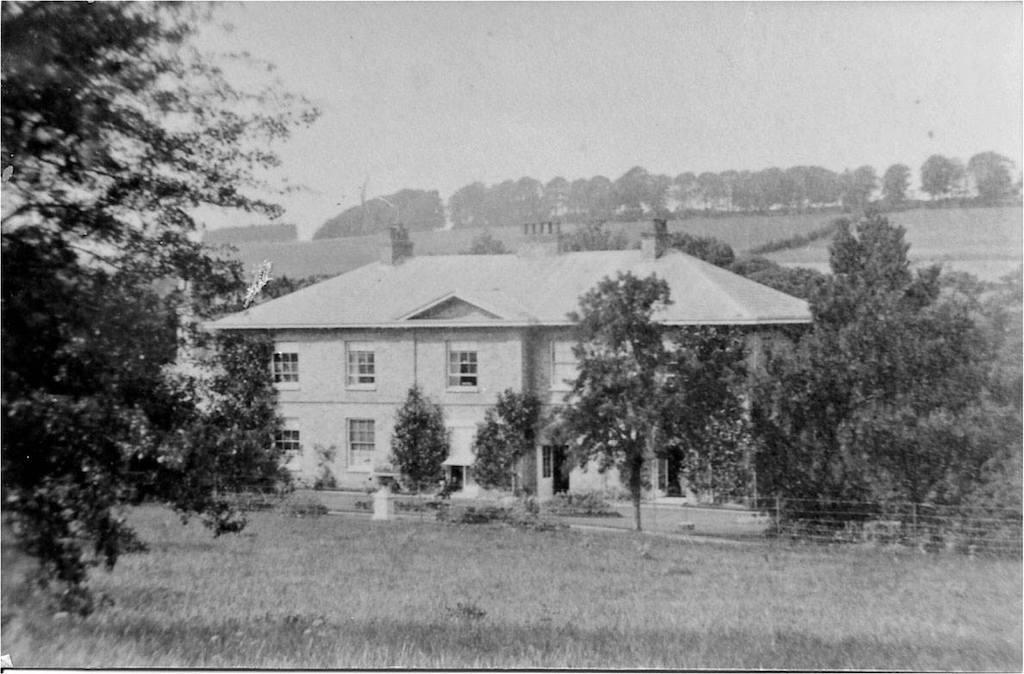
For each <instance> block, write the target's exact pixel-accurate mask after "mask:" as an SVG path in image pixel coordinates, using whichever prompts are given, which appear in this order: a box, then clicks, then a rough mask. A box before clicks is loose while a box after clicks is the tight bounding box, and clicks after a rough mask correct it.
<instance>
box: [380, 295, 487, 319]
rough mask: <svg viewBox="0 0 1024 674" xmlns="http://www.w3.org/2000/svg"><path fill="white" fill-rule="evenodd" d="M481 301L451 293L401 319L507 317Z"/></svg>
mask: <svg viewBox="0 0 1024 674" xmlns="http://www.w3.org/2000/svg"><path fill="white" fill-rule="evenodd" d="M480 304H481V303H480V302H475V301H472V300H470V299H467V298H464V297H460V296H459V295H457V294H455V293H449V294H447V295H445V296H444V297H439V298H437V299H435V300H432V301H431V302H428V303H427V304H425V305H423V306H420V307H417V308H416V309H413V310H412V311H410V312H409V313H407V314H405V315H404V316H400V317H399V319H398V320H400V321H500V320H503V319H504V318H505V317H504V316H501V315H499V314H497V313H495V312H494V311H491V310H489V309H486V308H484V307H482V306H480Z"/></svg>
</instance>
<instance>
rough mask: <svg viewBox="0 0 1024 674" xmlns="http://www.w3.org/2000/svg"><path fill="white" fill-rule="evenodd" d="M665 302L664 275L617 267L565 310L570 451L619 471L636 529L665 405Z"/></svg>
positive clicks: (603, 467) (583, 459)
mask: <svg viewBox="0 0 1024 674" xmlns="http://www.w3.org/2000/svg"><path fill="white" fill-rule="evenodd" d="M670 302H671V300H670V299H669V288H668V284H667V283H666V282H665V281H664V280H662V279H659V278H657V277H655V276H650V277H648V278H645V279H641V278H637V277H636V276H633V275H632V274H628V273H627V274H624V273H621V272H620V273H619V274H618V275H617V276H616V277H615V278H610V277H608V278H605V279H603V280H602V281H601V282H599V283H598V284H597V286H596V287H594V288H593V289H591V290H590V291H588V292H587V293H585V294H584V295H583V296H582V297H581V298H580V310H579V312H578V313H576V312H574V313H572V314H570V319H571V320H572V321H574V322H575V323H576V333H577V338H578V344H577V345H576V346H575V347H574V348H573V352H574V354H575V355H576V358H577V360H578V362H579V374H578V376H577V378H576V381H575V383H574V385H573V390H572V391H571V392H570V393H569V395H568V396H567V397H566V403H567V405H566V407H565V409H564V411H563V418H564V420H565V423H566V428H567V430H568V432H569V433H570V434H571V435H572V436H574V438H575V439H574V443H575V444H574V446H573V447H572V451H573V453H574V455H575V458H576V459H577V460H578V462H579V464H580V466H585V465H587V463H588V462H590V461H591V460H594V461H596V462H597V465H598V468H599V469H600V470H602V471H604V470H607V469H608V468H611V467H613V466H614V467H616V468H617V469H618V470H619V474H620V475H621V476H622V478H623V480H624V482H625V483H626V484H627V485H628V487H629V490H630V494H631V496H632V497H633V505H634V515H635V523H636V528H637V530H639V529H640V528H641V524H640V499H641V496H642V492H643V489H644V487H645V486H646V485H645V481H646V478H645V471H644V464H645V462H646V461H647V457H648V455H649V454H650V453H651V450H652V446H653V443H654V441H655V435H656V429H657V424H658V421H659V419H660V417H661V414H662V409H661V406H662V405H663V404H664V399H663V396H662V395H661V390H662V387H663V384H664V377H665V373H664V363H665V361H666V349H665V345H664V344H663V342H662V333H663V330H662V327H661V326H660V325H659V324H658V323H657V322H656V321H655V320H654V314H655V313H656V312H657V311H658V310H659V309H661V308H663V307H665V306H667V305H668V304H669V303H670Z"/></svg>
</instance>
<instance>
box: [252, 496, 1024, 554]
mask: <svg viewBox="0 0 1024 674" xmlns="http://www.w3.org/2000/svg"><path fill="white" fill-rule="evenodd" d="M236 497H237V498H238V499H239V502H238V505H240V506H241V507H243V508H246V507H247V506H248V507H250V508H252V509H260V508H263V507H276V506H283V507H286V508H288V509H292V510H298V511H301V510H302V509H303V508H306V507H311V506H312V505H314V504H315V505H316V507H318V508H321V509H322V510H323V512H328V511H329V512H334V513H346V514H350V515H353V514H354V515H359V514H364V515H367V516H369V515H370V514H371V513H372V511H373V496H372V494H368V493H365V492H342V491H332V490H325V491H309V490H300V491H299V492H296V493H295V494H293V495H291V496H289V495H286V494H281V493H276V494H272V493H270V492H269V491H267V490H258V489H254V490H251V491H248V492H244V493H241V494H238V495H236ZM435 505H436V499H435V497H433V496H430V495H423V496H417V495H414V494H402V495H395V496H394V497H393V506H394V512H395V515H396V516H398V517H399V518H401V519H417V520H422V521H434V520H435V519H436V507H433V506H435ZM611 506H612V507H611V510H612V511H613V512H611V513H609V514H610V515H613V516H614V517H600V516H597V517H595V516H589V517H579V516H573V515H562V516H556V519H559V520H562V521H564V522H565V523H568V524H577V525H580V526H589V527H599V528H605V529H631V528H633V526H634V519H633V517H634V515H633V506H632V504H631V503H629V502H624V501H614V502H611ZM641 519H642V523H643V527H644V529H645V530H647V531H649V532H654V533H660V534H676V535H686V536H695V537H705V538H717V539H727V540H736V541H762V542H766V541H772V542H792V543H820V544H830V545H839V544H851V545H868V546H902V547H908V548H916V549H919V550H922V551H928V552H955V553H964V554H1000V555H1006V554H1017V555H1019V554H1021V552H1022V538H1024V537H1022V531H1024V529H1022V527H1024V518H1022V515H1021V510H1019V509H1009V508H981V507H965V506H943V505H930V504H920V503H907V502H869V501H840V500H811V499H783V498H767V499H764V498H763V499H759V500H758V502H756V503H750V504H747V505H744V506H701V505H686V504H681V503H679V502H667V500H660V499H655V500H645V501H644V502H643V504H642V506H641Z"/></svg>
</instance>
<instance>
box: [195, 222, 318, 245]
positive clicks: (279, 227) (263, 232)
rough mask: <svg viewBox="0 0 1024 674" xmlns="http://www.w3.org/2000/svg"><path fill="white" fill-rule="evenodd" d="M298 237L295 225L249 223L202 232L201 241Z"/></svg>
mask: <svg viewBox="0 0 1024 674" xmlns="http://www.w3.org/2000/svg"><path fill="white" fill-rule="evenodd" d="M298 238H299V235H298V231H297V230H296V228H295V225H289V224H268V225H249V226H247V227H222V228H221V229H211V230H208V231H206V232H204V233H203V243H208V244H211V245H215V244H221V243H227V244H234V243H256V242H261V241H275V242H280V241H297V240H298Z"/></svg>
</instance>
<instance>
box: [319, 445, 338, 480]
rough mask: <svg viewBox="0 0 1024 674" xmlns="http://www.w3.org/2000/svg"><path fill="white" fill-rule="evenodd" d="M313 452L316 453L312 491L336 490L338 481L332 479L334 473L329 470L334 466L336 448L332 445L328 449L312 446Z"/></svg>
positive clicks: (321, 446) (336, 454)
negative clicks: (315, 471)
mask: <svg viewBox="0 0 1024 674" xmlns="http://www.w3.org/2000/svg"><path fill="white" fill-rule="evenodd" d="M313 451H314V452H316V467H317V473H316V479H315V480H314V481H313V489H317V490H320V489H337V488H338V479H337V478H336V477H334V471H333V470H331V466H332V465H334V459H335V457H337V456H338V448H337V447H335V446H334V445H331V446H330V447H324V446H323V445H313Z"/></svg>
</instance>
